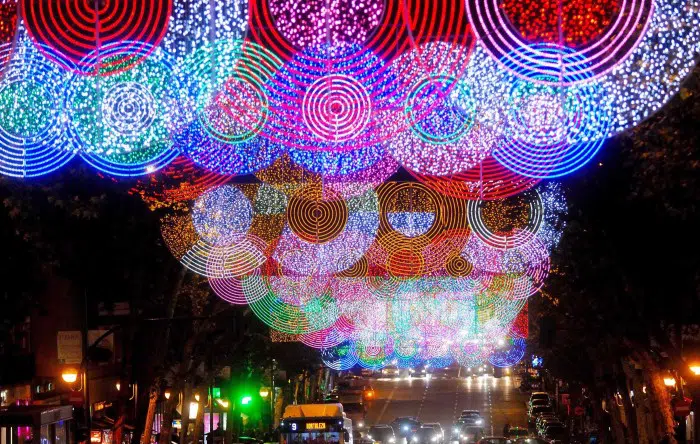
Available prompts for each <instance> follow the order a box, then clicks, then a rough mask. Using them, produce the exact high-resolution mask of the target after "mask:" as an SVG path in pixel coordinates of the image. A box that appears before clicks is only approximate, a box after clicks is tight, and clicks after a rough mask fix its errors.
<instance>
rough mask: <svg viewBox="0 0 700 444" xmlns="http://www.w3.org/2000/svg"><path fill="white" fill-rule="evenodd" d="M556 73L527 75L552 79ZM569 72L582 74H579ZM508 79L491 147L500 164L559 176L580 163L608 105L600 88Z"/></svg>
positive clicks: (600, 132)
mask: <svg viewBox="0 0 700 444" xmlns="http://www.w3.org/2000/svg"><path fill="white" fill-rule="evenodd" d="M552 52H558V53H560V55H562V56H563V55H567V54H568V51H552ZM557 76H558V74H554V73H553V74H546V75H545V74H542V75H537V76H533V77H535V78H536V79H544V78H545V77H546V78H548V79H550V80H552V81H553V80H554V79H556V78H558V77H557ZM571 78H572V79H581V80H585V78H584V77H583V76H582V75H579V74H576V75H572V76H571ZM509 84H511V85H512V86H511V88H510V91H509V93H508V97H507V103H508V108H507V113H508V117H507V120H506V129H505V137H504V139H503V140H502V141H501V142H500V143H499V144H498V147H497V148H496V149H495V150H494V152H493V156H494V158H495V159H496V160H498V161H499V162H500V163H501V164H503V165H504V166H505V167H506V168H508V169H510V170H512V171H514V172H516V173H518V174H521V175H523V176H528V177H535V178H556V177H561V176H564V175H566V174H569V173H571V172H572V171H575V170H577V169H579V168H581V167H582V166H584V165H585V164H586V163H588V161H590V160H591V158H592V157H593V156H594V155H595V154H596V153H597V152H598V150H599V149H600V148H601V146H602V144H603V142H604V140H605V138H606V137H607V134H608V131H609V127H610V108H611V107H612V105H611V104H610V102H609V101H608V100H607V94H606V92H605V91H604V90H603V89H602V88H600V87H598V86H597V85H595V84H585V85H575V86H566V87H561V86H551V85H541V84H537V83H533V82H531V81H529V80H527V81H526V80H520V79H512V80H511V81H510V82H509Z"/></svg>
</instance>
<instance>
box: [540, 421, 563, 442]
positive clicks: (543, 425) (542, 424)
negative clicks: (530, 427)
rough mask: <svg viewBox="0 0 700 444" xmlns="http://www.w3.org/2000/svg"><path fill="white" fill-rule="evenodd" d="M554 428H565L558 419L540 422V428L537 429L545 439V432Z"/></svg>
mask: <svg viewBox="0 0 700 444" xmlns="http://www.w3.org/2000/svg"><path fill="white" fill-rule="evenodd" d="M553 426H562V427H563V426H564V424H562V423H561V422H560V421H559V420H558V419H545V420H544V421H542V422H540V425H539V427H538V428H537V434H538V435H539V436H541V437H543V438H544V437H545V431H546V430H547V428H549V427H553Z"/></svg>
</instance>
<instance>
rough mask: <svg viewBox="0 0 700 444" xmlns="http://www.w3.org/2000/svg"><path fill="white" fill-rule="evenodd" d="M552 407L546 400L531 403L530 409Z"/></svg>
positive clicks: (534, 400) (535, 400)
mask: <svg viewBox="0 0 700 444" xmlns="http://www.w3.org/2000/svg"><path fill="white" fill-rule="evenodd" d="M550 405H551V404H550V402H549V401H548V400H546V399H533V400H532V401H530V406H529V407H530V408H533V407H539V406H545V407H549V406H550Z"/></svg>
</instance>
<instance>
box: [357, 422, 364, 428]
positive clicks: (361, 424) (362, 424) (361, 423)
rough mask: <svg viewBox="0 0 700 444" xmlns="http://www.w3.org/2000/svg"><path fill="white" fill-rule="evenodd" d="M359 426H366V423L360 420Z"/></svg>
mask: <svg viewBox="0 0 700 444" xmlns="http://www.w3.org/2000/svg"><path fill="white" fill-rule="evenodd" d="M357 426H358V427H364V426H365V423H364V422H362V421H360V422H358V423H357Z"/></svg>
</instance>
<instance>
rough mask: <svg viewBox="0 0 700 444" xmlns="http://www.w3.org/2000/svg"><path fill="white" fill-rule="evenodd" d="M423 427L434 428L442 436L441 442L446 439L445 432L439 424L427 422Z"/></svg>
mask: <svg viewBox="0 0 700 444" xmlns="http://www.w3.org/2000/svg"><path fill="white" fill-rule="evenodd" d="M421 427H432V428H433V429H435V431H436V432H437V433H438V434H439V435H440V442H442V441H443V440H444V439H445V431H444V430H442V425H440V423H439V422H426V423H423V425H422V426H421Z"/></svg>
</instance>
